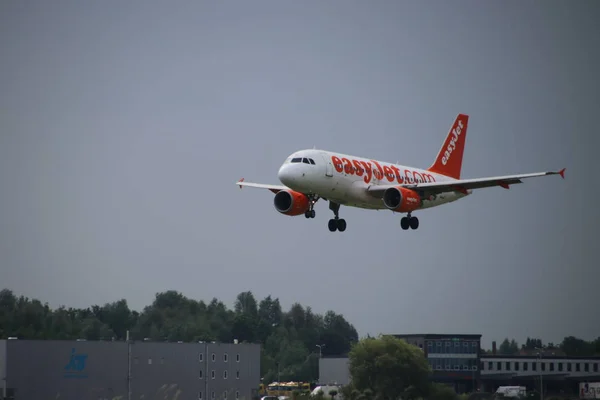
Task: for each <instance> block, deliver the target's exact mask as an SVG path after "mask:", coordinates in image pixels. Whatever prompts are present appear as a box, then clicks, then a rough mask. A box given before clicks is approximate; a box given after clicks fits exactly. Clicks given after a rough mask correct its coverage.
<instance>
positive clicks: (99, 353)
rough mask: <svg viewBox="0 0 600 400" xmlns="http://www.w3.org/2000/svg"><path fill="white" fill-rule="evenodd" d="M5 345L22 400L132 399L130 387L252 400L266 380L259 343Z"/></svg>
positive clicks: (152, 393) (154, 394)
mask: <svg viewBox="0 0 600 400" xmlns="http://www.w3.org/2000/svg"><path fill="white" fill-rule="evenodd" d="M6 346H7V347H6V348H7V352H6V353H7V357H6V358H7V386H8V387H9V388H14V389H16V393H15V394H16V397H15V398H16V399H42V398H58V397H57V396H60V397H59V398H60V399H61V400H70V399H73V400H88V399H89V400H104V399H113V398H115V397H118V396H121V398H122V399H127V398H128V393H129V390H131V398H132V399H140V398H146V399H149V398H161V399H163V398H179V399H198V398H199V396H201V399H202V400H210V399H211V398H213V399H215V400H223V399H225V397H224V393H227V396H226V399H227V400H236V398H237V399H239V400H250V399H251V397H252V395H253V394H254V393H255V391H257V390H258V386H259V383H260V345H257V344H221V343H164V342H163V343H160V342H135V343H132V344H131V345H129V344H127V343H125V342H94V341H80V342H79V341H33V340H10V341H7V342H6ZM130 352H131V355H129V353H130ZM0 355H1V353H0ZM213 355H214V359H213ZM129 368H131V375H129ZM213 371H214V375H213ZM128 376H131V379H130V380H129V379H128ZM213 376H214V378H213ZM213 393H214V397H212V395H213Z"/></svg>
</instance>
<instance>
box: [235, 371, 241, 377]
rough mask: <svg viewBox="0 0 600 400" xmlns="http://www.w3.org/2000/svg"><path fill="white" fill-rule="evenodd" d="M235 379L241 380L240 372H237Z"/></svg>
mask: <svg viewBox="0 0 600 400" xmlns="http://www.w3.org/2000/svg"><path fill="white" fill-rule="evenodd" d="M235 379H240V371H235Z"/></svg>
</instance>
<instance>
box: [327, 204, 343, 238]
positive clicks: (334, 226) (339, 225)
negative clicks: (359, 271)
mask: <svg viewBox="0 0 600 400" xmlns="http://www.w3.org/2000/svg"><path fill="white" fill-rule="evenodd" d="M329 209H330V210H331V211H333V214H334V215H335V217H334V218H332V219H330V220H329V232H335V231H336V230H338V231H340V232H344V231H345V230H346V220H345V219H340V214H339V212H340V205H339V204H337V203H334V202H332V201H331V200H329Z"/></svg>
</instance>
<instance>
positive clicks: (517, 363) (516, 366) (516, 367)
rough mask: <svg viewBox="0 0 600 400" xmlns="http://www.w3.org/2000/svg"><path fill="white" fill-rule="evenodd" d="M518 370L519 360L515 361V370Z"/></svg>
mask: <svg viewBox="0 0 600 400" xmlns="http://www.w3.org/2000/svg"><path fill="white" fill-rule="evenodd" d="M518 370H519V362H518V361H515V371H518Z"/></svg>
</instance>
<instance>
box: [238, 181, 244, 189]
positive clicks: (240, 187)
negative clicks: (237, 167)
mask: <svg viewBox="0 0 600 400" xmlns="http://www.w3.org/2000/svg"><path fill="white" fill-rule="evenodd" d="M240 182H244V178H242V179H240V180H239V181H238V183H240ZM239 186H240V189H241V188H242V187H243V186H242V185H239Z"/></svg>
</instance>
